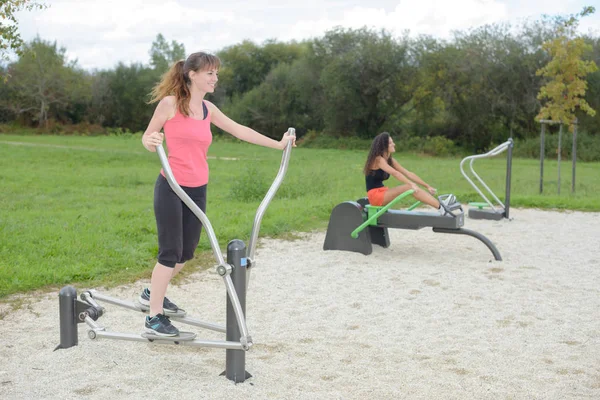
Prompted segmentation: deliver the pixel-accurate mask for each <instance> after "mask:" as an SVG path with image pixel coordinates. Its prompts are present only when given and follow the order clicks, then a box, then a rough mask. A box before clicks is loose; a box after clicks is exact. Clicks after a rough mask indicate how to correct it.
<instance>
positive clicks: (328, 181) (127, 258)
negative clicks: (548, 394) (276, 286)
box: [0, 135, 600, 298]
mask: <svg viewBox="0 0 600 400" xmlns="http://www.w3.org/2000/svg"><path fill="white" fill-rule="evenodd" d="M366 153H367V149H365V151H360V152H359V151H347V150H320V149H303V148H302V147H298V148H295V149H294V150H293V154H292V157H291V161H290V164H289V169H288V174H287V176H286V180H285V181H284V183H283V184H282V186H281V188H280V190H279V192H278V193H277V196H276V197H275V199H274V201H273V202H272V204H271V206H270V208H269V210H268V211H267V213H266V215H265V217H264V219H263V223H262V227H261V236H280V237H285V236H288V235H289V233H292V232H298V231H311V230H315V229H325V228H326V226H327V221H328V218H329V213H330V211H331V209H332V208H333V207H334V206H335V205H336V204H338V203H340V202H342V201H346V200H356V199H357V198H359V197H362V196H364V177H363V176H362V173H361V171H362V166H363V163H364V160H365V157H366ZM209 155H210V156H211V157H212V158H211V159H210V161H209V163H210V171H211V172H210V173H211V182H210V185H209V189H208V206H207V215H208V217H209V218H210V220H211V223H212V225H213V227H214V228H215V232H216V235H217V239H218V240H219V243H220V245H221V247H222V248H224V247H225V246H226V243H227V242H228V241H229V240H231V239H234V238H239V239H242V240H247V238H248V236H249V235H250V230H251V227H252V222H253V218H254V214H255V212H256V208H257V207H258V204H259V203H260V200H261V199H262V196H263V195H264V193H266V191H267V189H268V188H269V185H270V184H271V182H272V180H273V179H274V177H275V175H276V174H277V171H278V169H279V164H280V161H281V153H280V152H278V151H275V150H272V149H265V148H261V147H258V146H253V145H248V144H245V143H233V142H230V141H223V140H221V141H217V142H215V143H214V144H213V146H212V147H211V150H210V153H209ZM396 158H397V159H398V160H399V161H400V163H401V164H403V165H404V166H405V167H406V168H408V169H409V170H413V171H414V172H416V173H417V174H418V175H420V176H421V177H422V178H423V179H424V180H425V181H427V182H429V183H431V184H432V185H434V186H436V187H437V188H438V189H439V191H440V192H441V193H447V192H452V193H454V194H456V195H457V197H458V198H459V199H460V200H461V201H462V202H463V203H466V202H468V201H478V200H480V199H479V197H478V195H477V194H476V193H475V191H474V190H473V189H472V188H471V186H470V185H469V184H468V182H467V181H466V180H465V179H464V178H463V177H462V175H461V174H460V171H459V161H460V160H459V159H438V158H431V157H423V156H419V155H414V154H398V155H397V157H396ZM476 167H477V171H478V173H480V175H481V176H482V177H483V178H484V179H485V180H486V182H487V183H488V184H489V186H490V187H492V188H493V189H494V190H495V191H496V193H497V194H498V195H499V196H500V197H501V198H502V197H503V195H504V177H505V168H506V161H505V156H504V154H503V155H501V156H498V157H497V158H496V159H488V160H479V161H477V162H476ZM159 169H160V164H159V160H158V157H157V156H156V154H154V153H149V152H147V151H146V150H145V149H144V148H143V147H142V145H141V142H140V137H139V136H110V137H109V136H101V137H65V136H31V135H28V136H16V135H0V171H1V172H0V204H2V207H1V208H0V210H1V211H0V298H2V297H5V296H7V295H9V294H12V293H17V292H24V291H31V290H34V289H39V288H48V287H60V286H61V285H64V284H74V285H77V286H85V287H89V286H92V285H100V284H102V285H112V284H117V283H124V282H131V281H133V280H136V279H139V278H141V277H149V276H150V272H151V269H152V266H153V265H154V262H155V261H154V257H155V254H156V251H157V243H156V227H155V222H154V215H153V209H152V194H153V186H154V182H155V179H156V176H157V174H158V171H159ZM545 170H546V180H545V184H544V185H545V193H544V194H543V195H539V194H538V193H537V192H538V188H539V160H533V159H515V160H514V161H513V179H512V186H513V189H512V198H511V206H512V207H539V208H560V209H573V210H587V211H600V198H599V197H598V193H600V173H599V172H600V164H599V163H578V165H577V188H576V189H577V190H576V193H575V194H573V195H572V194H570V185H571V166H570V162H569V161H566V162H564V163H563V164H562V174H563V177H562V187H561V192H562V194H561V195H560V196H558V195H557V194H556V191H557V187H556V171H557V163H556V161H555V160H554V161H553V160H547V161H546V163H545ZM408 203H410V202H408ZM199 249H200V251H199V252H198V263H199V264H202V265H203V266H204V267H209V266H213V265H214V261H212V259H211V256H210V245H209V243H208V240H207V238H206V236H205V235H202V239H201V241H200V245H199Z"/></svg>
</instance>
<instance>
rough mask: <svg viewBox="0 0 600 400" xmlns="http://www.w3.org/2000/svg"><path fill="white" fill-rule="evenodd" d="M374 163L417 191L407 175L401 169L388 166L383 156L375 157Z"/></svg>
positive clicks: (416, 187)
mask: <svg viewBox="0 0 600 400" xmlns="http://www.w3.org/2000/svg"><path fill="white" fill-rule="evenodd" d="M392 163H393V160H392ZM375 165H376V166H377V167H378V168H381V169H382V170H384V171H385V172H387V173H388V174H390V175H391V176H393V177H394V178H396V179H398V180H399V181H400V182H404V183H406V184H408V185H410V186H411V188H412V189H413V190H414V191H417V190H418V189H419V187H418V186H417V185H416V184H415V183H414V182H413V181H411V180H410V179H408V177H407V176H406V175H405V174H404V173H403V172H402V171H401V170H399V169H396V168H394V167H392V166H390V165H389V164H388V163H387V161H386V160H385V159H384V158H383V157H381V156H379V157H377V158H376V159H375ZM402 170H404V171H406V170H405V169H404V168H402Z"/></svg>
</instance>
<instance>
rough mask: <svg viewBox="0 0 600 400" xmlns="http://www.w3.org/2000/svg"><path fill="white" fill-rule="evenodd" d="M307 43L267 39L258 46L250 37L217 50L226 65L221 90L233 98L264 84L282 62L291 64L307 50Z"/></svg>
mask: <svg viewBox="0 0 600 400" xmlns="http://www.w3.org/2000/svg"><path fill="white" fill-rule="evenodd" d="M306 49H307V46H306V44H304V43H296V42H291V43H281V42H277V41H275V40H267V41H265V42H264V44H263V45H262V46H261V45H257V44H255V43H254V42H252V41H250V40H245V41H243V42H242V43H240V44H237V45H234V46H230V47H227V48H225V49H223V50H221V51H219V52H218V53H217V55H218V56H219V58H220V59H221V61H222V63H223V65H221V70H220V71H219V86H218V90H219V91H220V92H221V93H223V92H224V95H223V94H222V95H221V96H222V97H224V98H227V99H232V98H233V97H235V96H239V95H241V94H243V93H246V92H249V91H250V90H251V89H253V88H255V87H257V86H258V85H260V84H261V83H262V82H263V81H264V80H265V78H266V77H267V75H268V74H269V72H271V70H272V69H273V68H274V67H275V66H277V65H278V64H279V63H288V64H291V63H292V62H293V61H294V60H297V59H299V58H300V57H301V56H302V55H303V54H305V53H306Z"/></svg>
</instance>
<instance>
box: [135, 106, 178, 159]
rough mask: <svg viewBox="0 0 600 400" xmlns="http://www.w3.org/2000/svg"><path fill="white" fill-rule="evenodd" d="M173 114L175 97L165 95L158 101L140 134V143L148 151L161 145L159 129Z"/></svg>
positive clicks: (161, 139)
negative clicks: (142, 132)
mask: <svg viewBox="0 0 600 400" xmlns="http://www.w3.org/2000/svg"><path fill="white" fill-rule="evenodd" d="M174 115H175V99H174V98H173V97H172V96H168V97H165V98H164V99H162V100H161V101H159V102H158V105H157V106H156V109H155V110H154V114H153V115H152V119H151V120H150V122H149V123H148V127H147V128H146V131H145V132H144V135H143V136H142V144H143V145H144V147H145V148H146V150H148V151H152V152H154V151H156V147H157V146H160V145H162V142H163V139H164V134H163V133H162V132H161V129H162V128H163V126H164V125H165V122H167V120H168V119H170V118H173V116H174Z"/></svg>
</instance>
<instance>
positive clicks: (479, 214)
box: [460, 138, 514, 220]
mask: <svg viewBox="0 0 600 400" xmlns="http://www.w3.org/2000/svg"><path fill="white" fill-rule="evenodd" d="M513 146H514V143H513V140H512V138H511V139H508V140H507V141H506V142H504V143H502V144H501V145H499V146H497V147H495V148H494V149H492V150H490V151H488V152H487V153H485V154H477V155H472V156H468V157H465V158H463V159H462V161H461V162H460V172H461V173H462V175H463V176H464V177H465V179H466V180H467V181H468V182H469V183H470V184H471V186H473V188H474V189H475V190H476V191H477V193H479V195H480V196H481V197H482V198H483V200H485V202H486V203H487V204H488V205H489V206H490V208H491V210H477V209H473V208H472V209H469V218H473V219H491V220H500V219H502V218H509V213H510V186H511V179H512V150H513ZM506 150H508V153H507V157H506V187H505V192H504V193H505V194H504V203H503V202H502V201H501V200H500V199H499V198H498V196H496V194H495V193H494V192H493V191H492V189H490V187H489V186H488V185H487V184H486V183H485V182H484V181H483V179H481V177H480V176H479V175H478V174H477V173H476V172H475V169H474V168H473V163H474V162H475V160H477V159H481V158H489V157H494V156H497V155H498V154H501V153H503V152H504V151H506ZM467 160H468V161H469V169H470V173H471V174H472V175H473V176H474V177H475V178H476V179H477V180H478V181H479V183H480V184H481V185H482V186H483V187H484V188H485V189H486V190H487V191H488V193H489V194H490V195H491V197H492V198H493V200H495V201H496V205H494V203H492V201H490V199H488V198H487V197H486V196H485V194H483V192H482V191H481V189H480V188H479V187H478V186H477V184H476V183H475V182H473V180H471V178H469V176H468V174H467V173H466V172H465V169H464V164H465V162H467Z"/></svg>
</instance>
